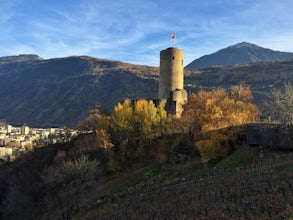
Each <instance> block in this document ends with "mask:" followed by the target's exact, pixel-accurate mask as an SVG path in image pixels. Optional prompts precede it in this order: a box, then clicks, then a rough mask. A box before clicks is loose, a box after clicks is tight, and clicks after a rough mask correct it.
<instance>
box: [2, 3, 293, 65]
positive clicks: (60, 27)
mask: <svg viewBox="0 0 293 220" xmlns="http://www.w3.org/2000/svg"><path fill="white" fill-rule="evenodd" d="M173 32H176V38H175V46H176V47H178V48H180V49H182V50H184V52H185V63H184V65H187V64H188V63H189V62H191V61H192V60H194V59H196V58H199V57H201V56H203V55H206V54H210V53H213V52H216V51H217V50H219V49H222V48H224V47H227V46H230V45H233V44H236V43H239V42H242V41H247V42H250V43H254V44H257V45H259V46H262V47H265V48H270V49H274V50H279V51H287V52H293V1H292V0H184V1H183V0H0V56H9V55H18V54H37V55H39V56H41V57H43V58H45V59H49V58H55V57H66V56H73V55H88V56H93V57H97V58H105V59H111V60H119V61H123V62H128V63H133V64H143V65H150V66H159V52H160V50H163V49H165V48H167V47H169V46H170V36H171V34H172V33H173Z"/></svg>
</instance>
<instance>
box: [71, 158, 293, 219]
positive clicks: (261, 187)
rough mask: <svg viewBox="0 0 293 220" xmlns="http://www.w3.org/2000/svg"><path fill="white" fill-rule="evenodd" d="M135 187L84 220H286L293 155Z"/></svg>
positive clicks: (291, 201)
mask: <svg viewBox="0 0 293 220" xmlns="http://www.w3.org/2000/svg"><path fill="white" fill-rule="evenodd" d="M154 182H155V183H153V184H147V183H145V184H142V183H141V182H140V183H139V184H138V183H137V185H134V186H132V187H131V189H130V190H128V191H127V193H125V191H124V193H120V194H119V192H117V193H116V194H115V197H113V194H111V196H110V195H109V196H105V197H103V200H98V202H97V203H96V204H95V205H92V206H91V207H87V209H86V210H84V212H83V213H79V214H78V216H76V218H77V219H79V218H80V217H81V216H82V217H83V218H84V219H290V218H292V217H293V154H292V153H284V154H277V155H274V154H272V155H269V156H266V157H265V158H263V159H260V160H258V161H257V162H256V163H253V164H250V165H249V166H245V167H239V168H235V169H229V170H227V169H219V170H218V169H217V168H215V169H214V170H213V169H211V170H210V171H209V172H207V173H205V175H204V176H199V175H195V174H193V175H192V174H190V173H188V174H186V175H183V176H180V178H174V179H171V180H168V181H161V182H160V180H158V181H154Z"/></svg>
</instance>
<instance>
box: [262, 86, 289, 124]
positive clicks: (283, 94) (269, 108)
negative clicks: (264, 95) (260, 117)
mask: <svg viewBox="0 0 293 220" xmlns="http://www.w3.org/2000/svg"><path fill="white" fill-rule="evenodd" d="M265 107H266V112H267V114H268V115H270V116H271V117H272V118H273V119H274V120H277V121H280V122H281V123H285V124H293V87H292V84H291V83H285V84H284V87H283V89H282V90H279V89H273V90H272V91H271V94H270V95H269V101H268V102H266V103H265Z"/></svg>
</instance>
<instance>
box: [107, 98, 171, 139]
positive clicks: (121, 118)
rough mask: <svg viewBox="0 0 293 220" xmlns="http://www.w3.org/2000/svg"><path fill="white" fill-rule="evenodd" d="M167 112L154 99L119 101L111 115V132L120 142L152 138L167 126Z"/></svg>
mask: <svg viewBox="0 0 293 220" xmlns="http://www.w3.org/2000/svg"><path fill="white" fill-rule="evenodd" d="M166 119H167V113H166V111H165V110H164V108H163V106H162V105H161V104H160V105H159V106H155V104H154V102H153V101H151V100H150V101H148V100H144V99H142V100H138V101H135V102H134V103H132V102H131V101H130V100H129V99H127V100H125V101H124V103H122V104H121V103H118V105H117V106H115V108H114V112H113V114H112V117H111V128H110V132H111V134H112V137H113V136H115V137H116V138H114V139H116V140H117V141H118V142H119V143H120V144H121V143H122V142H129V141H133V140H143V139H150V138H153V137H155V136H158V135H160V133H161V132H162V129H164V127H165V120H166Z"/></svg>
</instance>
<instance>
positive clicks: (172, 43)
mask: <svg viewBox="0 0 293 220" xmlns="http://www.w3.org/2000/svg"><path fill="white" fill-rule="evenodd" d="M175 38H176V33H175V32H173V33H172V34H171V39H170V45H171V47H172V46H173V47H175Z"/></svg>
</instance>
